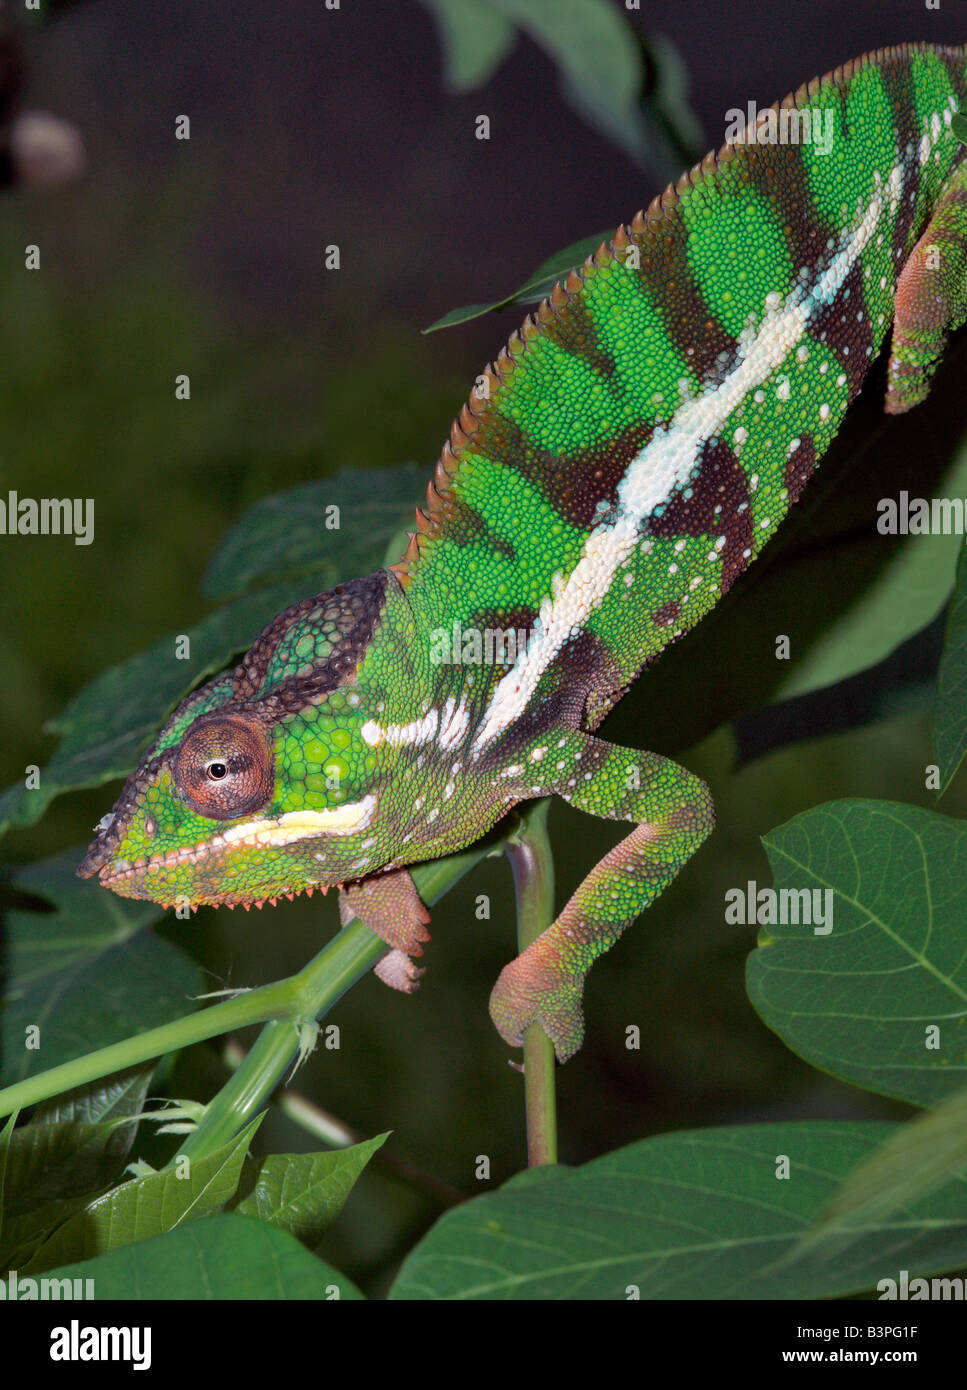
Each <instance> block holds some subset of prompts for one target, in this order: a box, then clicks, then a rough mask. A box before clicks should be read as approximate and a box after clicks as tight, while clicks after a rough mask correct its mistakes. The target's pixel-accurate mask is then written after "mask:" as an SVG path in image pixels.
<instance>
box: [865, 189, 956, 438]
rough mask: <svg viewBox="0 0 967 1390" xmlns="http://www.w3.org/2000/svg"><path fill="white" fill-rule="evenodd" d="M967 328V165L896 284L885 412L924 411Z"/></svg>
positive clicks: (947, 191) (943, 197)
mask: <svg viewBox="0 0 967 1390" xmlns="http://www.w3.org/2000/svg"><path fill="white" fill-rule="evenodd" d="M964 322H967V161H965V162H964V163H962V164H961V165H960V166H959V168H958V169H957V170H956V172H955V173H954V174H953V175H952V177H951V179H950V182H949V183H948V185H947V187H946V189H945V190H944V193H943V196H942V197H941V199H940V201H939V203H938V204H937V206H936V209H935V210H934V214H933V216H932V217H931V219H930V222H929V223H928V225H927V230H926V231H925V232H924V234H923V236H922V237H921V238H920V240H919V241H918V242H917V244H916V246H915V247H914V248H913V251H912V252H911V254H910V258H909V260H908V261H907V263H906V265H905V266H904V267H903V270H902V272H901V274H900V278H899V280H898V281H897V287H896V296H895V300H894V318H893V346H892V350H891V353H890V365H889V381H888V385H887V393H886V405H885V409H886V411H887V414H889V415H901V414H902V413H903V412H904V411H906V410H909V409H910V408H911V407H912V406H915V405H919V404H920V402H921V401H922V400H924V399H925V397H926V396H927V394H928V392H929V390H930V381H931V378H932V377H933V374H934V371H935V370H936V368H937V364H938V363H939V361H940V359H941V357H942V355H943V350H944V347H945V345H946V342H947V335H948V333H951V332H953V330H954V329H956V328H960V327H961V325H962V324H963V323H964Z"/></svg>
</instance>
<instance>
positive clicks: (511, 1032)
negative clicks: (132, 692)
mask: <svg viewBox="0 0 967 1390" xmlns="http://www.w3.org/2000/svg"><path fill="white" fill-rule="evenodd" d="M789 100H790V102H791V103H792V105H793V106H795V107H796V108H798V109H800V110H808V111H809V112H810V114H811V116H812V117H816V116H822V117H823V118H825V117H827V116H831V118H832V122H833V125H832V130H833V139H832V144H831V147H830V148H829V149H828V151H826V152H823V151H822V149H821V148H820V147H819V146H817V145H809V144H798V145H792V144H785V145H783V144H750V143H747V144H743V145H734V146H733V147H731V148H726V149H724V150H723V151H721V152H720V153H719V155H718V156H714V157H713V156H711V155H710V156H709V157H708V158H707V159H706V160H704V161H703V162H702V164H701V165H700V166H698V167H696V169H694V170H692V172H691V173H690V174H689V175H686V176H684V177H683V179H682V180H681V181H680V182H679V184H678V186H677V188H676V189H669V190H668V191H667V192H666V193H665V195H664V196H663V197H662V198H661V199H660V200H656V201H655V202H654V203H653V204H652V206H651V207H650V208H649V209H648V212H647V213H646V214H644V215H643V214H639V215H638V216H637V217H636V218H635V219H634V221H633V222H632V223H631V224H630V226H627V227H621V228H619V230H618V232H617V234H616V235H615V238H614V240H613V241H612V242H611V243H610V244H609V245H604V246H602V247H601V248H600V249H599V250H598V252H597V253H596V254H595V255H594V256H592V257H589V258H588V260H587V261H586V262H585V264H584V265H583V266H582V267H581V268H580V269H579V270H578V271H575V272H572V274H571V275H570V276H569V277H568V279H567V281H566V282H565V283H564V284H563V285H559V286H558V287H557V288H556V289H555V291H554V293H553V294H552V296H551V297H550V299H549V300H548V301H545V303H544V304H542V305H541V307H540V309H539V310H538V311H537V313H536V314H534V315H533V316H532V317H530V318H529V319H528V320H527V321H526V322H525V324H524V326H523V328H522V330H521V332H520V333H519V334H515V335H514V336H513V337H512V338H511V340H510V343H509V344H508V346H507V348H506V349H505V351H504V352H502V353H501V355H500V357H498V359H497V361H496V362H495V363H494V364H493V365H492V366H491V367H489V368H488V369H487V370H486V371H485V372H484V373H483V376H482V378H481V379H480V380H479V381H478V386H477V388H476V389H475V393H474V395H473V396H472V397H471V402H470V404H469V405H468V406H466V407H465V408H464V410H463V412H462V414H461V416H460V418H459V420H458V421H457V422H456V423H455V425H454V427H453V430H452V432H451V436H450V440H449V442H448V444H447V445H446V446H445V448H444V450H443V454H442V456H441V458H440V461H439V463H438V465H437V470H436V474H435V477H434V481H433V482H432V483H431V484H430V486H429V488H428V494H427V495H428V507H427V509H426V511H424V512H419V513H418V515H417V526H418V531H417V534H416V535H415V536H414V538H413V539H412V541H411V544H410V547H409V549H408V551H407V554H406V556H405V558H404V560H403V561H401V562H400V564H399V565H396V566H393V567H392V568H391V569H389V570H384V571H381V572H379V573H378V574H376V575H372V576H370V577H369V578H367V579H362V580H356V581H353V582H352V583H348V584H345V585H342V586H340V587H338V588H336V589H335V590H333V591H331V592H330V593H327V594H322V595H318V596H316V597H313V598H309V599H307V600H306V601H305V602H304V603H302V604H299V605H297V606H296V607H294V608H292V609H290V610H288V611H287V612H286V613H283V614H281V615H280V616H279V617H278V618H277V619H276V620H275V622H274V623H273V624H271V626H270V627H269V628H267V629H266V630H265V632H263V633H262V634H261V636H260V637H259V638H258V639H257V641H256V643H255V645H254V646H253V648H252V650H251V651H250V652H249V653H248V655H247V656H246V657H245V659H244V660H243V661H242V663H241V664H240V665H239V667H238V668H237V669H236V671H234V672H233V673H231V674H228V675H224V676H220V677H218V678H217V679H216V680H214V681H212V682H211V683H210V684H208V685H207V686H205V687H204V688H203V689H201V690H199V691H197V692H196V693H195V694H193V695H192V696H190V697H189V699H188V700H186V701H185V702H184V703H183V704H182V706H181V707H180V708H179V709H178V710H177V712H176V713H175V714H174V716H173V717H172V718H171V720H169V722H168V724H167V725H166V726H165V728H164V729H163V730H162V732H161V735H160V737H159V738H158V740H157V742H156V743H155V745H154V747H153V748H152V749H151V750H150V752H149V753H148V754H147V756H146V757H145V758H144V760H143V761H142V763H141V765H140V766H139V767H138V769H137V770H136V771H135V772H134V773H133V775H132V776H131V777H130V778H129V780H128V782H127V785H126V786H125V788H124V790H123V792H122V794H121V797H120V799H119V801H118V803H117V805H116V807H115V809H114V812H113V813H112V815H111V816H109V817H106V818H105V820H104V821H103V822H102V823H101V825H100V826H99V828H98V835H97V838H96V840H95V841H94V843H93V844H92V846H91V848H90V851H89V853H88V856H87V858H86V859H85V861H84V864H83V865H82V866H81V869H80V872H81V873H82V874H85V875H93V874H95V873H98V874H99V875H100V878H101V882H102V883H103V884H104V885H105V886H106V887H109V888H111V889H113V890H114V891H115V892H118V893H121V894H124V895H126V896H130V897H139V898H150V899H154V900H156V901H159V902H163V903H166V904H168V903H175V904H178V903H189V904H191V905H192V906H196V905H198V904H201V903H206V904H212V905H217V904H221V903H224V904H227V905H229V906H235V905H237V904H245V905H246V906H248V905H251V904H253V903H257V904H258V905H261V904H262V902H263V901H265V900H269V901H272V900H274V899H275V898H277V897H278V896H280V895H282V894H286V895H291V894H293V893H301V892H303V891H309V892H311V891H312V890H313V889H315V888H317V887H319V888H322V889H323V890H325V889H326V888H327V887H330V886H333V885H337V884H338V885H345V886H344V887H343V901H342V908H343V913H344V915H345V914H347V913H354V914H356V915H359V916H360V917H362V918H363V920H364V921H366V922H367V923H368V924H369V925H370V926H371V927H372V928H373V929H374V930H375V931H376V932H378V933H379V935H380V936H381V937H383V939H384V940H386V942H387V943H388V944H389V946H390V947H391V948H392V949H391V951H390V953H389V954H388V955H387V956H386V957H385V958H384V960H383V961H382V962H381V965H380V967H379V969H380V973H381V975H382V977H383V978H384V979H386V980H387V982H388V983H390V984H392V985H395V986H396V987H397V988H402V989H412V988H413V987H414V986H415V983H416V978H417V976H418V974H419V973H420V972H419V971H418V970H417V969H416V967H415V966H414V965H413V963H412V957H414V956H419V955H420V953H421V951H422V943H423V942H424V941H425V940H426V939H427V932H426V925H425V924H426V921H427V914H426V912H425V911H424V909H423V907H422V904H421V903H420V901H419V899H418V897H417V895H416V891H415V889H414V888H413V885H412V881H411V879H410V877H409V874H408V873H407V872H406V869H405V866H406V865H407V864H412V863H415V862H417V861H420V860H426V859H431V858H434V857H436V856H438V855H442V854H446V853H449V852H452V851H454V850H456V849H458V848H460V847H461V846H464V845H467V844H469V843H470V842H472V841H473V840H475V839H477V838H478V837H479V836H480V835H481V834H482V833H483V832H484V831H486V830H487V829H489V828H490V826H492V825H493V824H494V823H495V822H496V821H497V820H498V819H499V818H500V817H501V816H502V815H503V814H504V813H505V812H506V810H507V809H508V808H509V807H510V806H512V805H513V804H514V803H515V802H519V801H521V800H525V799H528V798H530V797H535V796H544V795H547V794H551V793H553V794H557V795H559V796H562V797H563V798H564V799H565V800H566V801H569V802H571V803H572V804H573V805H575V806H577V807H579V808H580V809H582V810H584V811H587V812H588V813H589V814H591V815H596V816H603V817H608V818H610V819H614V820H625V821H629V822H631V823H632V824H633V826H634V828H633V829H632V830H631V832H630V834H628V835H627V836H626V838H625V839H623V840H622V841H621V842H620V844H618V845H617V847H616V848H615V849H613V850H612V851H611V852H610V853H609V854H608V855H606V856H605V858H604V859H603V860H602V861H601V862H600V863H599V864H598V865H597V866H596V867H595V868H594V869H593V870H592V871H591V872H590V874H589V875H588V876H587V878H586V879H585V880H584V882H583V883H582V884H581V885H580V887H579V888H578V889H577V891H576V893H575V894H574V896H573V897H572V898H571V900H570V901H569V902H568V903H567V905H566V906H565V907H564V909H563V911H562V912H561V915H560V916H559V917H558V918H557V920H556V921H555V922H554V923H553V925H552V926H551V927H549V928H548V930H547V931H546V932H544V934H543V935H542V936H541V937H540V938H539V939H538V940H537V941H536V942H535V943H534V944H533V945H532V946H530V947H529V948H528V949H527V950H526V951H525V952H524V953H523V955H522V956H520V957H519V958H518V959H517V960H515V961H513V962H512V963H511V964H510V965H508V966H507V967H506V968H505V969H504V971H503V972H502V974H501V977H500V979H499V981H498V983H497V986H496V988H495V990H494V994H493V998H492V1000H491V1011H492V1014H493V1017H494V1020H495V1022H496V1024H497V1027H498V1028H499V1030H500V1032H501V1034H502V1035H503V1036H504V1037H505V1038H506V1039H507V1041H508V1042H510V1043H512V1044H519V1043H520V1041H521V1038H522V1034H523V1031H524V1029H525V1027H526V1026H527V1025H528V1024H529V1023H531V1022H533V1021H535V1020H537V1021H539V1022H540V1023H541V1025H542V1026H543V1027H544V1029H545V1030H546V1032H547V1033H548V1035H549V1036H550V1037H551V1039H552V1040H553V1042H554V1046H555V1049H556V1052H557V1055H558V1057H559V1058H561V1059H564V1058H566V1057H569V1056H570V1055H571V1054H572V1053H573V1052H575V1051H576V1050H577V1048H578V1047H579V1046H580V1042H581V1037H582V1031H583V1024H582V1017H581V1006H580V1003H581V990H582V986H583V981H584V977H585V975H586V973H587V971H588V969H589V967H590V965H591V963H592V962H593V961H594V959H595V958H596V957H597V956H598V955H600V954H601V953H602V952H603V951H605V950H607V948H608V947H609V946H610V945H611V943H612V942H613V941H614V940H615V939H616V938H617V937H618V936H619V935H620V933H621V932H622V931H623V930H624V928H625V927H626V926H627V925H628V924H629V923H630V922H631V921H632V920H633V919H634V918H635V917H637V916H638V914H639V913H640V912H641V911H642V910H643V909H644V908H645V907H647V906H648V904H649V903H650V902H652V901H653V899H654V898H655V897H656V896H657V895H658V894H659V893H660V892H661V891H662V889H663V888H664V887H665V885H666V884H667V883H668V882H669V881H670V880H671V879H672V878H674V876H675V874H676V873H677V872H678V871H679V869H680V868H681V867H682V865H683V864H684V863H685V861H686V860H687V859H688V858H689V856H690V855H691V854H692V853H693V852H694V851H695V849H696V848H697V847H698V845H699V844H700V843H701V842H702V840H703V838H704V837H705V836H706V835H707V834H708V832H709V830H710V828H711V826H712V821H713V812H712V804H711V800H710V797H709V793H708V790H707V788H706V787H705V786H704V785H703V783H701V782H700V781H698V780H697V779H696V778H694V777H693V776H691V774H689V773H688V772H686V771H685V770H683V769H682V768H680V767H677V766H676V765H674V764H673V763H670V762H668V761H667V760H666V759H664V758H662V757H660V756H658V755H657V754H653V753H638V752H634V751H632V750H628V749H624V748H616V747H614V746H612V745H609V744H607V743H604V742H602V741H600V740H599V739H597V738H595V737H594V734H593V730H594V729H595V728H596V727H597V725H598V724H599V723H600V721H601V719H602V718H603V717H604V715H605V714H606V713H607V711H608V710H609V709H610V708H611V707H612V706H613V704H614V703H615V701H616V700H618V699H619V698H620V696H621V695H622V693H623V692H624V691H625V690H626V689H627V687H628V685H629V684H630V683H631V681H633V680H634V678H635V677H636V675H637V674H638V673H639V671H640V670H641V669H642V667H643V666H645V665H646V664H647V663H649V662H651V661H653V660H654V659H655V658H656V657H657V656H658V655H659V653H660V652H661V651H662V650H663V649H664V648H665V647H666V646H667V645H668V644H669V643H670V642H672V641H674V640H675V639H677V638H678V637H680V636H682V634H683V633H684V632H686V631H687V630H688V629H690V628H691V627H693V626H694V625H695V624H696V623H697V622H698V621H699V620H700V619H701V618H702V617H703V616H704V615H705V614H706V613H707V612H708V611H709V610H710V609H711V608H712V607H713V605H714V604H715V603H716V602H717V601H718V599H719V598H720V597H721V596H722V594H724V593H725V592H726V590H727V589H728V588H729V587H730V585H731V584H732V583H733V582H734V581H735V579H737V578H738V576H739V575H740V574H741V573H742V572H743V571H744V570H745V569H746V568H747V566H748V565H749V564H750V563H751V562H752V560H753V559H755V557H756V556H757V555H758V553H759V551H760V550H761V549H762V547H763V546H764V545H765V543H766V542H767V540H769V538H770V537H771V536H772V535H773V534H774V532H775V531H776V529H777V527H778V526H779V524H780V522H781V521H782V519H783V517H784V516H785V514H786V512H787V511H788V509H789V507H790V506H791V505H792V504H793V503H794V502H795V501H796V500H798V498H799V496H800V494H801V492H802V490H803V488H804V487H805V485H806V483H807V482H808V480H809V478H810V477H811V475H812V474H813V472H814V471H815V469H816V467H817V465H818V462H819V460H820V459H821V458H822V456H823V454H824V453H825V451H826V449H827V448H828V446H829V444H830V441H831V440H832V438H833V436H834V435H835V433H836V431H837V429H838V428H839V425H840V422H841V421H842V418H843V415H844V413H845V411H846V409H847V406H848V405H849V403H850V402H851V401H852V400H853V398H854V397H855V396H856V394H857V393H858V392H859V390H860V387H861V385H862V383H863V380H864V377H865V376H866V373H867V371H868V369H869V366H870V363H871V362H872V361H873V359H874V358H875V357H876V355H877V353H878V351H879V349H880V348H881V346H882V345H883V342H884V340H885V338H886V336H887V334H888V332H889V331H890V329H891V325H893V358H892V361H891V368H890V389H889V397H888V401H887V408H888V409H889V410H891V411H898V410H904V409H907V408H908V407H909V406H910V405H913V404H914V403H915V402H916V401H917V400H919V399H921V398H922V396H923V395H924V394H925V393H926V390H927V386H928V382H929V378H930V374H931V371H932V369H933V367H934V365H935V363H936V360H937V358H938V356H939V354H940V352H941V351H942V348H943V343H944V338H945V334H946V333H947V332H948V331H949V329H950V328H952V327H955V326H956V325H957V324H958V323H960V322H961V321H962V320H963V319H964V317H965V313H967V303H965V290H967V281H965V270H964V266H965V256H964V245H965V240H964V239H965V235H967V212H965V202H967V163H965V150H964V148H963V146H961V145H960V144H959V143H958V141H957V140H956V138H955V137H954V135H953V134H952V132H951V129H950V121H951V117H952V114H953V113H954V112H955V111H957V110H959V109H961V108H962V107H963V106H964V104H965V100H967V51H965V48H963V47H957V48H932V47H929V46H927V45H908V46H905V47H902V48H895V49H890V50H887V51H884V52H881V53H877V54H873V55H869V56H867V57H864V58H862V59H859V60H858V61H857V62H855V63H851V64H848V65H846V66H845V67H844V68H842V69H837V70H836V72H835V73H832V74H828V75H827V76H826V77H825V78H823V79H821V80H817V81H814V82H811V83H809V84H808V86H804V87H802V88H800V89H799V91H798V92H797V93H796V94H795V96H794V97H793V98H791V99H789ZM938 249H939V256H938V255H937V254H935V253H936V252H937V251H938ZM455 623H457V624H459V625H460V629H461V632H462V635H458V636H457V639H456V647H457V656H458V657H459V658H461V659H460V660H458V661H454V660H452V659H445V660H441V657H444V658H447V657H450V658H452V657H453V655H454V653H453V650H452V648H453V626H454V624H455ZM508 629H513V630H522V631H523V632H524V633H526V641H525V642H524V643H522V644H521V650H520V651H518V652H517V654H516V656H513V654H511V655H512V656H513V660H512V661H511V662H505V663H500V662H499V661H497V660H495V653H494V651H493V649H492V647H491V648H490V649H488V648H487V647H486V646H483V648H482V650H481V649H479V648H478V649H475V647H474V640H475V639H474V637H473V633H474V631H476V632H477V633H478V634H485V633H487V632H491V633H492V632H493V631H494V630H500V631H506V630H508ZM467 634H469V635H467ZM476 640H478V641H481V642H482V641H483V639H482V638H478V639H476ZM448 641H449V644H450V647H451V650H450V651H449V652H448V651H447V645H448Z"/></svg>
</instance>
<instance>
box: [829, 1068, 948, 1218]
mask: <svg viewBox="0 0 967 1390" xmlns="http://www.w3.org/2000/svg"><path fill="white" fill-rule="evenodd" d="M954 1178H959V1180H960V1181H961V1182H963V1181H964V1179H965V1178H967V1091H958V1092H957V1094H956V1095H954V1096H951V1098H950V1099H949V1100H947V1101H944V1103H943V1105H940V1106H938V1107H937V1109H936V1110H931V1111H929V1112H928V1113H927V1114H925V1115H918V1116H917V1117H916V1118H915V1119H913V1120H910V1121H909V1123H907V1124H905V1125H901V1127H900V1128H899V1129H897V1130H895V1131H894V1132H893V1134H891V1135H890V1137H889V1138H888V1139H887V1141H886V1143H885V1144H884V1145H883V1146H882V1148H879V1149H876V1150H875V1151H874V1152H873V1153H872V1154H871V1155H870V1157H869V1158H867V1159H864V1160H863V1162H862V1163H861V1164H860V1165H859V1166H858V1167H857V1168H854V1170H853V1171H852V1172H851V1173H849V1174H848V1175H847V1177H846V1179H845V1181H844V1182H843V1185H842V1186H841V1187H840V1188H839V1189H838V1191H837V1192H835V1193H834V1194H833V1197H832V1200H831V1201H830V1202H829V1203H828V1205H827V1206H826V1207H825V1208H824V1209H823V1210H822V1211H821V1212H820V1213H819V1215H818V1216H817V1217H816V1220H815V1221H814V1222H813V1225H812V1227H811V1229H810V1231H809V1233H808V1236H807V1239H808V1240H809V1241H810V1242H812V1241H813V1240H816V1239H818V1238H820V1237H822V1236H823V1235H825V1234H828V1233H830V1232H832V1231H834V1230H835V1231H837V1232H838V1233H839V1234H840V1235H842V1234H843V1233H844V1232H847V1233H848V1234H850V1235H852V1236H854V1237H855V1233H856V1231H857V1229H858V1228H859V1229H863V1228H865V1227H866V1226H867V1225H869V1223H870V1221H882V1220H883V1219H884V1218H886V1217H888V1216H892V1215H893V1214H894V1213H895V1212H896V1211H898V1210H899V1209H900V1208H901V1207H904V1206H908V1205H909V1204H910V1203H911V1202H914V1201H916V1200H917V1199H918V1198H919V1197H922V1196H924V1195H925V1194H926V1193H928V1192H932V1191H934V1190H935V1189H936V1188H937V1187H939V1186H940V1184H941V1183H944V1182H949V1181H951V1180H952V1179H954Z"/></svg>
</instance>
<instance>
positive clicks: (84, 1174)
mask: <svg viewBox="0 0 967 1390" xmlns="http://www.w3.org/2000/svg"><path fill="white" fill-rule="evenodd" d="M152 1070H153V1068H151V1067H143V1068H140V1069H137V1068H132V1069H131V1070H130V1071H127V1072H121V1073H118V1075H117V1076H115V1077H108V1078H107V1079H106V1080H103V1081H98V1082H94V1083H92V1084H91V1085H90V1086H86V1087H83V1088H79V1089H78V1090H76V1091H72V1092H68V1093H66V1094H65V1095H63V1096H59V1097H58V1098H57V1099H56V1100H55V1101H50V1102H48V1103H47V1105H45V1106H42V1107H40V1108H39V1109H38V1110H37V1112H36V1113H35V1115H34V1117H33V1119H32V1120H31V1122H30V1124H28V1125H23V1126H21V1128H19V1129H17V1130H16V1131H15V1132H14V1134H13V1138H12V1141H11V1142H10V1144H9V1148H8V1154H7V1164H6V1173H5V1182H4V1184H3V1192H2V1201H0V1270H3V1269H7V1268H15V1269H16V1268H22V1267H23V1265H24V1264H25V1262H26V1261H27V1260H28V1259H29V1257H30V1255H31V1253H32V1252H33V1250H34V1249H35V1247H36V1246H37V1245H38V1244H39V1242H40V1241H41V1240H42V1239H43V1238H44V1237H46V1236H47V1235H49V1234H50V1233H51V1232H52V1231H53V1230H54V1229H55V1228H56V1227H57V1226H59V1225H60V1224H61V1223H62V1222H63V1221H66V1220H67V1218H68V1217H69V1216H71V1215H73V1213H74V1212H75V1211H78V1210H80V1209H81V1207H83V1206H84V1205H85V1204H86V1202H87V1201H89V1200H90V1198H91V1197H92V1196H93V1195H94V1194H95V1193H99V1192H100V1191H102V1190H103V1189H104V1188H106V1187H107V1186H108V1185H109V1184H110V1183H111V1182H113V1181H114V1180H115V1179H116V1178H117V1177H118V1175H119V1174H120V1172H121V1170H122V1168H123V1167H124V1163H125V1160H126V1158H127V1156H128V1153H129V1152H130V1149H131V1145H132V1144H133V1142H134V1136H135V1133H136V1131H137V1118H138V1116H139V1115H140V1113H141V1107H142V1105H143V1103H144V1097H145V1094H146V1092H147V1088H148V1081H149V1079H150V1076H151V1072H152Z"/></svg>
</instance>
